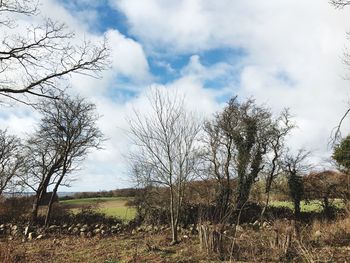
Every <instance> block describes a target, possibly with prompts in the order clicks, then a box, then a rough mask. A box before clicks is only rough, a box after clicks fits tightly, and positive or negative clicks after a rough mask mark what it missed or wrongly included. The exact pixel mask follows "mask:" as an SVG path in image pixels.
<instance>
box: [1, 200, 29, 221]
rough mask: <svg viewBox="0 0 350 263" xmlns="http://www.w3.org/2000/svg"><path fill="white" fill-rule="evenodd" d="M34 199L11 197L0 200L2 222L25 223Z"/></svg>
mask: <svg viewBox="0 0 350 263" xmlns="http://www.w3.org/2000/svg"><path fill="white" fill-rule="evenodd" d="M32 203H33V198H32V197H11V198H4V199H1V200H0V221H2V222H10V221H11V222H13V221H23V220H25V219H26V218H27V216H28V214H29V213H30V210H31V206H32Z"/></svg>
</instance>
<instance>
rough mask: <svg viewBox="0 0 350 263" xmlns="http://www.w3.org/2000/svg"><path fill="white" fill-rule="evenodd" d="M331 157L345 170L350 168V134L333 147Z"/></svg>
mask: <svg viewBox="0 0 350 263" xmlns="http://www.w3.org/2000/svg"><path fill="white" fill-rule="evenodd" d="M332 158H333V159H334V160H335V161H336V162H337V163H338V164H339V165H340V166H341V167H342V168H343V169H345V170H346V171H348V170H349V169H350V135H348V136H347V137H345V138H344V139H343V140H342V141H341V142H340V143H339V144H338V145H336V146H335V147H334V151H333V155H332Z"/></svg>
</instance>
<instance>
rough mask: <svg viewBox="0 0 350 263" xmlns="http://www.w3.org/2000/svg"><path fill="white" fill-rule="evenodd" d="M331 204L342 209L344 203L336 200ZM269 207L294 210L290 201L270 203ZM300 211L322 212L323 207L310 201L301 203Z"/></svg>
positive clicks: (315, 201) (317, 201) (319, 202)
mask: <svg viewBox="0 0 350 263" xmlns="http://www.w3.org/2000/svg"><path fill="white" fill-rule="evenodd" d="M332 204H333V205H334V206H335V207H337V208H343V207H344V203H343V202H342V200H338V199H336V200H333V203H332ZM270 206H274V207H286V208H289V209H291V210H293V209H294V206H293V203H292V202H290V201H272V202H271V203H270ZM300 209H301V212H322V210H323V206H322V202H321V201H320V200H312V201H309V202H306V201H301V203H300Z"/></svg>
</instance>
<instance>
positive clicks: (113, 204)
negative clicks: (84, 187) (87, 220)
mask: <svg viewBox="0 0 350 263" xmlns="http://www.w3.org/2000/svg"><path fill="white" fill-rule="evenodd" d="M130 199H131V198H127V197H99V198H82V199H71V200H63V201H60V203H61V204H63V205H65V206H66V207H67V208H68V209H70V211H71V212H73V213H78V212H79V211H81V209H83V208H85V207H89V208H90V209H92V210H94V211H96V212H100V213H103V214H105V215H106V216H112V217H117V218H120V219H122V220H123V221H130V220H132V219H134V218H135V216H136V209H135V208H134V207H129V206H126V203H127V201H129V200H130Z"/></svg>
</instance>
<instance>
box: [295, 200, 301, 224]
mask: <svg viewBox="0 0 350 263" xmlns="http://www.w3.org/2000/svg"><path fill="white" fill-rule="evenodd" d="M294 217H295V219H296V220H299V219H300V200H294Z"/></svg>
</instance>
